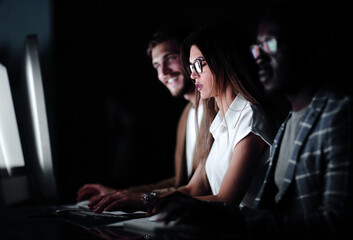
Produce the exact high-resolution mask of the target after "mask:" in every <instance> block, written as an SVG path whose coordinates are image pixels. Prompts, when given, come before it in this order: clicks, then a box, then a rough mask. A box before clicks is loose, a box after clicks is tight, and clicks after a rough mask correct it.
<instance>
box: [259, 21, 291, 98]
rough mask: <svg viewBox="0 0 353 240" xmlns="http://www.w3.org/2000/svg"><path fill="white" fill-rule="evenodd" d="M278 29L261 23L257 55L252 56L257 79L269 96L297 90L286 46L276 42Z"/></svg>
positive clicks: (275, 26) (266, 23) (269, 24)
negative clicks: (256, 67)
mask: <svg viewBox="0 0 353 240" xmlns="http://www.w3.org/2000/svg"><path fill="white" fill-rule="evenodd" d="M277 36H278V27H277V25H276V24H274V23H269V22H263V23H261V25H260V27H259V30H258V34H257V42H258V44H257V46H260V47H259V48H257V50H258V51H257V53H256V54H254V49H253V55H254V58H255V59H256V63H257V64H258V65H259V78H260V81H261V83H262V84H263V86H264V88H265V90H266V92H267V93H268V94H270V95H275V94H290V93H293V92H295V91H296V90H297V86H296V81H295V80H294V78H293V77H294V74H293V73H294V72H293V69H295V67H294V65H293V64H292V63H290V62H291V61H290V59H291V54H290V52H289V48H288V44H287V43H284V42H280V43H279V42H278V39H277Z"/></svg>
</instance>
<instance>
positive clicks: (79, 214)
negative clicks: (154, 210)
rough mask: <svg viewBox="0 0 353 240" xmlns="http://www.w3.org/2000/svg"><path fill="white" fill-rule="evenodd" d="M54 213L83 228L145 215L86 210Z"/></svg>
mask: <svg viewBox="0 0 353 240" xmlns="http://www.w3.org/2000/svg"><path fill="white" fill-rule="evenodd" d="M56 213H57V214H59V215H62V216H64V217H65V218H66V219H67V220H69V221H71V222H74V223H76V224H79V225H85V226H99V225H106V224H110V223H114V222H121V221H126V220H130V219H135V218H142V217H146V213H144V212H136V213H121V214H113V213H107V212H104V213H98V214H97V213H93V212H91V211H88V210H81V209H75V210H73V209H68V210H57V211H56Z"/></svg>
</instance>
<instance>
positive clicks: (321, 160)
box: [150, 3, 353, 239]
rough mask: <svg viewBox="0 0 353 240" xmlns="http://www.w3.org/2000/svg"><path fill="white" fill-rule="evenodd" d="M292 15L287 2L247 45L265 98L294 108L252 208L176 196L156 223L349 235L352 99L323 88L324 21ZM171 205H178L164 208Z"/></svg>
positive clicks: (257, 232) (273, 233) (288, 234)
mask: <svg viewBox="0 0 353 240" xmlns="http://www.w3.org/2000/svg"><path fill="white" fill-rule="evenodd" d="M295 4H297V3H295ZM299 6H301V5H300V4H299ZM286 9H291V10H290V11H293V13H296V14H298V13H300V14H298V15H296V16H293V14H291V13H290V12H288V11H286ZM295 9H297V8H296V7H293V9H292V8H291V6H290V5H288V3H286V5H285V6H280V8H279V9H278V8H276V9H275V10H277V11H273V12H271V14H269V15H268V16H267V17H266V18H264V19H263V20H262V21H261V24H260V26H259V29H258V34H257V40H258V43H257V44H255V45H253V46H251V52H252V53H253V57H254V59H255V60H256V63H257V64H258V66H259V78H260V80H261V82H262V83H263V85H264V87H265V89H266V91H267V92H268V93H269V94H284V95H285V96H286V97H287V98H288V100H289V102H290V104H291V106H292V111H291V112H290V113H289V115H288V117H287V119H286V120H285V122H284V123H283V124H282V126H281V128H280V129H279V131H278V133H277V136H276V139H275V141H274V143H273V145H272V148H271V154H270V167H269V169H268V171H267V175H266V178H265V181H264V184H263V186H262V188H261V190H260V192H259V194H258V196H257V198H256V200H255V204H254V206H253V208H251V209H239V208H238V207H237V206H234V205H226V204H223V203H217V202H201V201H198V200H195V199H193V198H190V197H188V196H185V195H182V194H181V193H176V194H174V195H170V196H167V198H169V199H165V200H164V201H163V199H161V200H159V203H158V206H157V207H158V209H159V211H160V213H161V216H163V217H161V218H160V220H161V221H166V222H169V221H171V220H176V221H177V222H179V223H191V224H197V225H200V226H203V227H205V226H206V227H207V228H206V229H207V230H209V229H213V232H216V233H220V234H222V233H225V232H226V233H231V234H235V235H238V237H240V239H242V237H245V238H246V239H248V238H250V239H252V238H259V239H267V238H271V239H274V238H281V239H288V238H293V239H302V238H305V239H313V238H314V239H322V238H325V239H341V237H344V236H349V235H348V234H349V233H352V231H353V154H352V153H353V145H352V98H351V96H349V95H346V94H344V93H343V92H342V91H341V90H340V89H335V88H334V87H332V85H326V84H325V81H324V76H325V73H326V72H322V67H321V65H320V60H321V57H322V50H323V49H322V46H323V45H321V44H320V43H321V40H323V37H322V35H320V32H319V31H320V24H321V23H322V22H320V21H323V20H324V18H320V17H319V14H316V15H315V17H316V18H317V19H313V18H312V14H313V12H314V11H313V10H314V9H315V8H309V7H308V9H306V10H305V11H304V10H303V11H299V10H298V9H297V10H298V11H294V10H295ZM309 10H311V11H309ZM323 13H326V12H323ZM322 16H323V15H322ZM320 73H323V74H320ZM170 199H178V201H175V202H173V203H171V204H166V205H163V204H164V203H168V202H169V201H170ZM154 207H156V206H154ZM154 210H155V209H154ZM150 211H152V212H153V209H150ZM217 230H218V232H217ZM350 236H351V235H350Z"/></svg>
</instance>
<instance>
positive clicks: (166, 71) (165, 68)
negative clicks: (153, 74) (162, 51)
mask: <svg viewBox="0 0 353 240" xmlns="http://www.w3.org/2000/svg"><path fill="white" fill-rule="evenodd" d="M161 72H162V73H163V75H168V74H169V73H170V72H171V69H170V68H169V65H168V64H167V63H163V64H162V70H161Z"/></svg>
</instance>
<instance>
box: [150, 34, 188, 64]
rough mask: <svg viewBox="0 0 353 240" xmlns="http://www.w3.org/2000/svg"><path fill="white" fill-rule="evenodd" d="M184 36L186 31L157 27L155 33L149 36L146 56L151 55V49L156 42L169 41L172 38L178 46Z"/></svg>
mask: <svg viewBox="0 0 353 240" xmlns="http://www.w3.org/2000/svg"><path fill="white" fill-rule="evenodd" d="M185 36H186V33H184V32H183V31H181V30H179V29H172V30H171V29H168V30H165V29H159V30H157V31H155V33H154V34H153V35H152V36H151V38H150V40H149V42H148V46H147V56H148V57H150V58H151V57H152V49H153V48H154V47H155V46H157V45H158V44H160V43H162V42H165V41H170V40H173V41H175V42H176V43H177V44H178V45H179V46H181V45H182V43H183V41H184V38H185Z"/></svg>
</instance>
